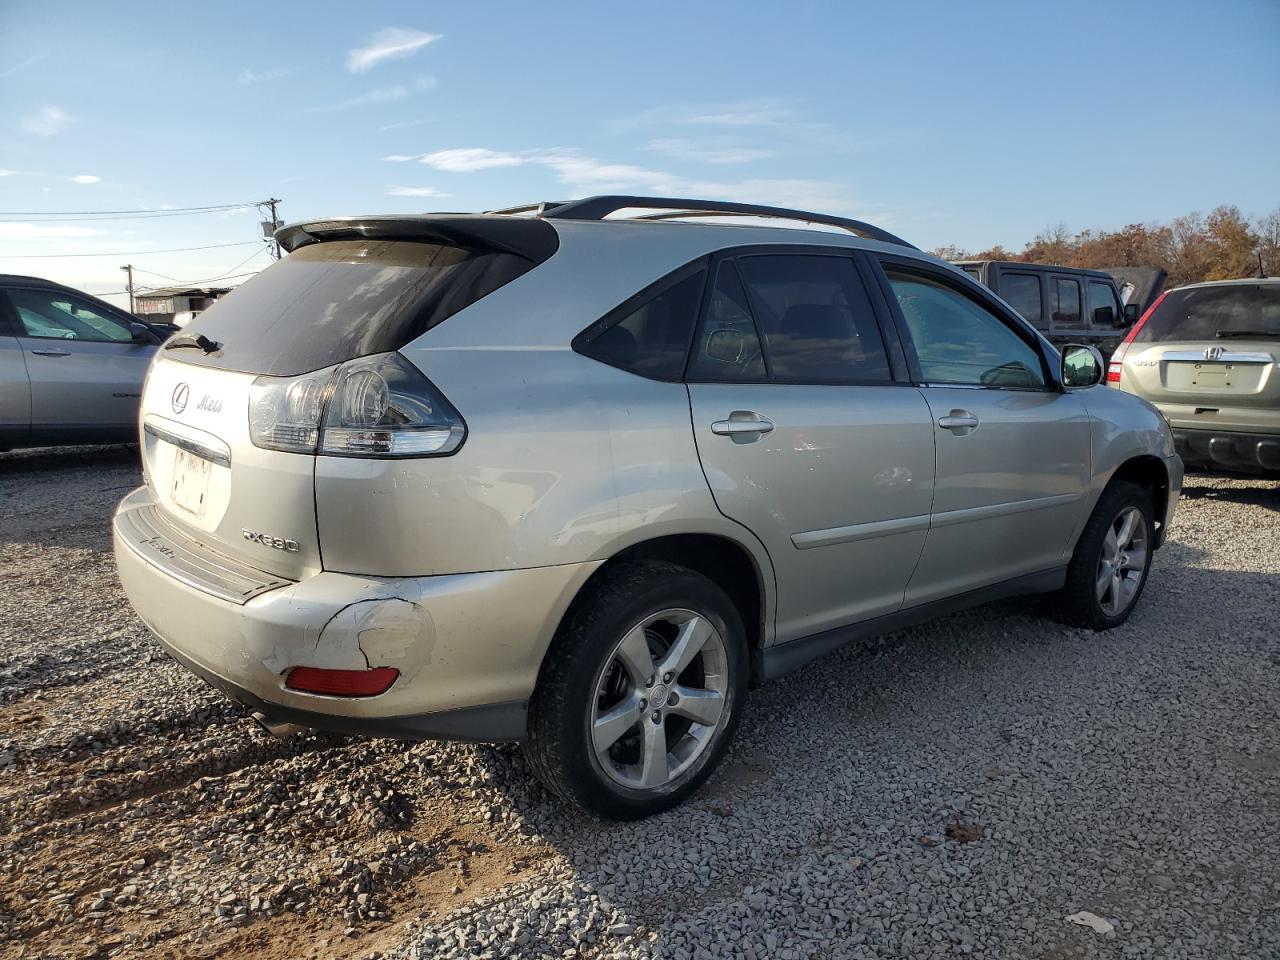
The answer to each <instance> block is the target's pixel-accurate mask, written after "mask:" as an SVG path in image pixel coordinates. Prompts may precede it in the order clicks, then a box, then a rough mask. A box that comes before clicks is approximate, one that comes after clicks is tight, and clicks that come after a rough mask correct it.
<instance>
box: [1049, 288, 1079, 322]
mask: <svg viewBox="0 0 1280 960" xmlns="http://www.w3.org/2000/svg"><path fill="white" fill-rule="evenodd" d="M1053 322H1054V323H1067V324H1072V323H1079V322H1080V283H1079V281H1077V280H1063V279H1062V278H1061V277H1055V278H1054V280H1053Z"/></svg>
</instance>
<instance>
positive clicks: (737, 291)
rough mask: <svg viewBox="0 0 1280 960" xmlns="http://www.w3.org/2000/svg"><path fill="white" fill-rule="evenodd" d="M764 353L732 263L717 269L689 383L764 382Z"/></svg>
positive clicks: (727, 262) (748, 304) (691, 367)
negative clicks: (693, 381) (706, 381)
mask: <svg viewBox="0 0 1280 960" xmlns="http://www.w3.org/2000/svg"><path fill="white" fill-rule="evenodd" d="M765 378H766V372H765V366H764V350H763V349H762V348H761V346H760V335H759V333H758V332H757V331H756V324H755V318H754V317H753V316H752V315H751V305H750V303H749V301H748V300H747V291H746V290H745V289H744V288H743V286H742V281H741V279H739V277H738V270H737V268H736V267H735V266H734V265H733V261H732V260H726V261H725V262H723V263H721V264H720V266H719V267H718V268H717V270H716V285H715V287H714V289H712V291H711V300H710V302H709V303H708V304H707V313H706V316H705V317H703V319H702V326H701V328H699V330H698V336H697V341H696V343H695V345H694V351H693V357H692V358H691V359H690V360H689V379H690V380H748V381H751V380H764V379H765Z"/></svg>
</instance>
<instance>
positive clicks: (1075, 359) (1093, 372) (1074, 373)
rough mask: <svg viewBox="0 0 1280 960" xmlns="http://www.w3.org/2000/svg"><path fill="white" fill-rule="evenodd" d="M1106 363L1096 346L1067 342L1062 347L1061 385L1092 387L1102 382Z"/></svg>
mask: <svg viewBox="0 0 1280 960" xmlns="http://www.w3.org/2000/svg"><path fill="white" fill-rule="evenodd" d="M1105 370H1106V364H1105V363H1103V362H1102V354H1100V353H1099V352H1098V349H1097V347H1088V346H1085V345H1084V344H1081V343H1068V344H1067V345H1066V346H1065V347H1063V348H1062V385H1063V386H1064V387H1067V388H1069V389H1070V388H1073V387H1092V386H1095V385H1097V384H1099V383H1101V382H1102V374H1103V373H1104V372H1105Z"/></svg>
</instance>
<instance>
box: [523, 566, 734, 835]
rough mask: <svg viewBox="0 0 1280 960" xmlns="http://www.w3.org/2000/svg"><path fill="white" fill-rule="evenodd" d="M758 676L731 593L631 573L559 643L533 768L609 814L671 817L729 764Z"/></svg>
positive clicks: (533, 745)
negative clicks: (753, 674) (668, 813)
mask: <svg viewBox="0 0 1280 960" xmlns="http://www.w3.org/2000/svg"><path fill="white" fill-rule="evenodd" d="M655 618H656V619H655ZM682 641H687V642H682ZM694 648H696V650H694V652H693V653H688V651H689V650H691V649H694ZM682 654H684V656H687V657H689V658H691V659H685V658H684V656H682ZM664 660H666V661H667V662H666V663H665V664H664V662H663V661H664ZM682 663H683V665H681V664H682ZM664 665H665V666H668V667H671V668H672V671H669V672H673V674H674V675H673V676H672V677H671V679H670V681H666V680H665V678H664V671H663V669H662V667H663V666H664ZM747 669H748V657H747V642H746V631H745V630H744V629H743V626H742V620H741V618H740V617H739V615H738V611H737V608H736V607H734V605H733V602H732V601H731V600H730V599H729V598H728V597H727V596H726V595H725V593H724V591H723V590H721V589H720V588H719V587H718V586H716V585H715V584H714V583H712V582H711V581H710V580H708V579H707V578H706V577H704V576H702V575H701V574H698V573H694V572H693V571H691V570H688V569H686V568H684V567H680V566H676V565H675V564H671V563H659V562H646V563H620V564H618V565H617V566H615V567H612V568H610V569H606V570H604V571H603V572H602V573H601V574H600V575H599V577H598V578H597V579H596V580H595V581H593V582H592V583H591V584H589V585H588V587H587V590H586V591H585V592H584V594H583V595H582V596H580V597H579V598H578V599H577V600H575V601H574V604H573V606H572V607H571V608H570V610H569V613H568V614H567V615H566V616H565V619H564V621H563V622H562V623H561V625H560V629H559V630H558V631H557V633H556V636H555V639H554V640H553V641H552V644H551V649H550V650H549V651H548V653H547V657H546V660H545V661H544V663H543V666H542V671H541V674H540V676H539V678H538V686H537V689H536V690H535V691H534V695H533V697H532V699H531V700H530V703H529V739H528V742H527V744H526V752H527V755H528V757H529V762H530V764H531V765H532V767H533V769H534V772H535V773H536V774H537V775H538V778H539V779H540V780H542V782H543V783H544V784H546V785H547V787H548V788H550V789H551V790H552V791H553V792H555V793H556V794H558V795H559V796H561V797H562V798H564V799H565V800H568V801H570V802H571V803H575V804H577V805H578V806H580V807H582V808H583V809H585V810H588V811H590V812H591V813H594V814H597V815H598V816H602V817H606V818H609V819H612V820H635V819H639V818H641V817H647V816H650V815H652V814H655V813H658V812H660V811H662V810H666V809H669V808H670V807H673V806H675V805H677V804H679V803H680V802H681V801H683V800H684V799H685V798H686V797H688V796H689V795H690V794H691V793H693V792H694V791H695V790H697V789H698V787H699V786H701V785H702V783H703V781H705V780H706V779H707V777H708V776H710V775H711V772H712V771H713V770H714V769H715V767H716V765H717V764H718V763H719V762H720V760H721V758H722V757H723V756H724V753H725V750H726V749H727V748H728V746H729V743H730V741H731V740H732V739H733V735H734V732H735V730H736V729H737V726H738V719H739V716H740V714H741V712H742V706H743V703H744V701H745V699H746V692H747ZM649 670H651V671H652V673H651V674H650V676H647V677H646V676H644V675H643V674H644V673H645V672H647V671H649ZM717 696H718V697H719V700H718V701H717V699H716V698H717ZM717 703H718V710H717ZM695 715H696V716H699V717H701V719H700V720H698V721H696V722H695V720H694V719H693V717H694V716H695ZM633 718H634V719H633ZM655 718H658V719H656V720H655ZM593 731H594V732H595V735H594V736H593ZM660 748H661V756H659V749H660Z"/></svg>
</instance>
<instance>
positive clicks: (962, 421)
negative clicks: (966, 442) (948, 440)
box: [938, 410, 979, 437]
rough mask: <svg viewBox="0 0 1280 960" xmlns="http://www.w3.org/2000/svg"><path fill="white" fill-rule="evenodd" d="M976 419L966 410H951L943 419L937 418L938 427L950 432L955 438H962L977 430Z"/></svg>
mask: <svg viewBox="0 0 1280 960" xmlns="http://www.w3.org/2000/svg"><path fill="white" fill-rule="evenodd" d="M978 422H979V421H978V418H977V417H975V416H974V415H973V414H972V413H970V412H969V411H968V410H952V411H951V413H950V414H948V415H947V416H945V417H939V418H938V426H940V427H941V428H942V429H943V430H950V431H951V432H952V433H954V434H955V435H956V436H957V437H963V436H965V435H967V434H970V433H972V432H973V431H974V430H977V429H978Z"/></svg>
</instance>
